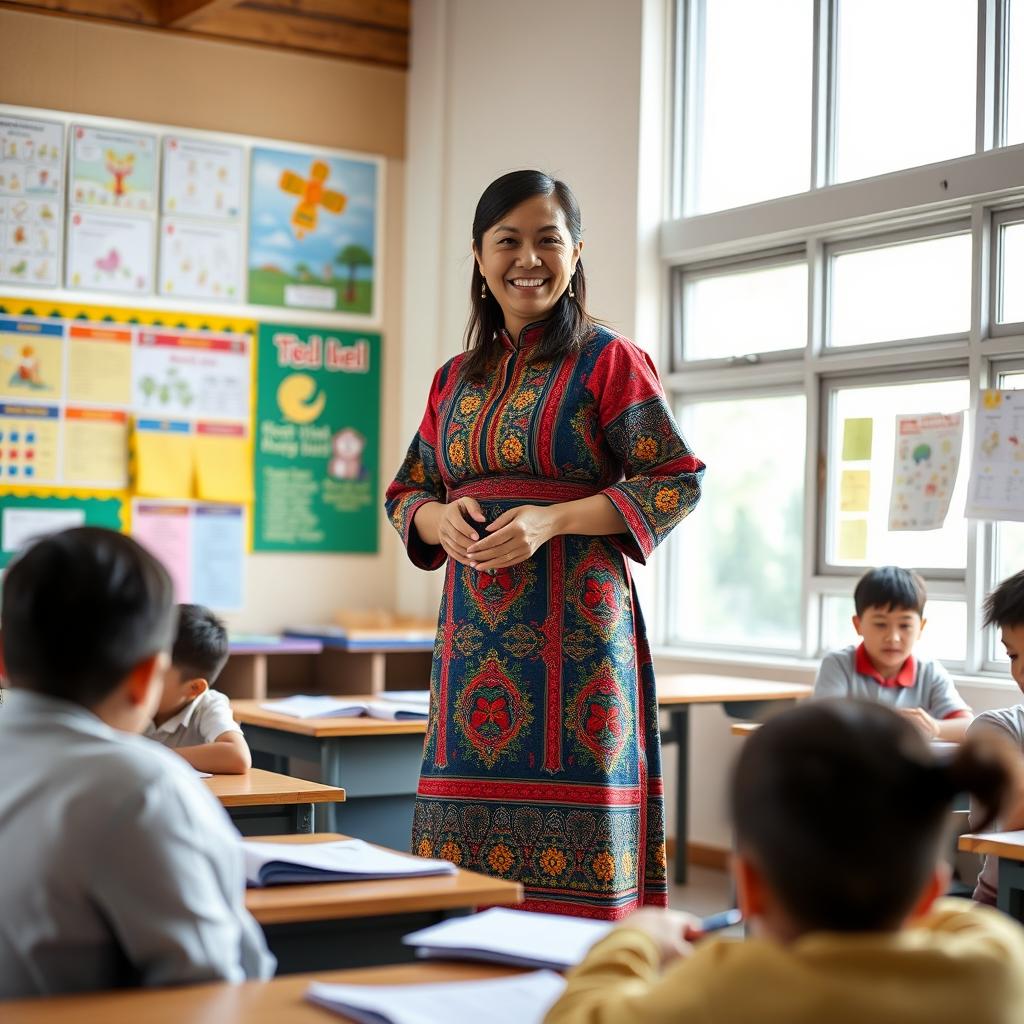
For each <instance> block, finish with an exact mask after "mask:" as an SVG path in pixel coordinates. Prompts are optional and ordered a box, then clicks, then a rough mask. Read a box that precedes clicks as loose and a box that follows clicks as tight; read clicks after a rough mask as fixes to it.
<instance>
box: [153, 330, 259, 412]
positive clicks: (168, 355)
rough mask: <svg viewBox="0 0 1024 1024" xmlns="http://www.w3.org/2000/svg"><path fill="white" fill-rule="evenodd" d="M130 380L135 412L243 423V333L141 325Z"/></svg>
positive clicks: (246, 398)
mask: <svg viewBox="0 0 1024 1024" xmlns="http://www.w3.org/2000/svg"><path fill="white" fill-rule="evenodd" d="M133 377H134V384H133V392H134V399H133V405H134V406H135V408H136V409H137V410H138V411H139V412H140V413H141V414H144V415H147V416H157V417H160V418H174V417H185V418H188V419H213V420H223V419H227V420H239V421H246V422H248V419H249V402H250V395H251V393H252V365H251V363H250V353H249V339H248V337H246V336H244V335H223V336H218V335H213V334H209V333H207V332H195V331H182V330H176V329H173V328H163V327H144V328H142V329H140V330H139V340H138V346H137V348H136V350H135V353H134V367H133Z"/></svg>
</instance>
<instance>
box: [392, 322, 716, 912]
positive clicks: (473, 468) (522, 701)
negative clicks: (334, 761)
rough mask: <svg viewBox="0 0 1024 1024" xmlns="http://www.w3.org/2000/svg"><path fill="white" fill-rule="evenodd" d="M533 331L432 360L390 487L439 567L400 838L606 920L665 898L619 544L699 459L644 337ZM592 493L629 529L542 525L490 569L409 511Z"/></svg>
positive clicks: (635, 624)
mask: <svg viewBox="0 0 1024 1024" xmlns="http://www.w3.org/2000/svg"><path fill="white" fill-rule="evenodd" d="M543 330H544V325H543V324H535V325H531V326H530V327H527V328H525V329H524V330H523V332H522V334H521V336H520V343H519V346H518V347H517V346H516V345H514V344H513V342H512V340H511V339H510V338H509V336H508V334H507V333H503V334H502V339H501V340H502V345H503V351H502V355H501V359H500V361H499V363H498V366H497V368H496V370H495V371H494V372H493V374H492V375H491V376H490V377H489V378H488V379H487V380H486V381H484V382H472V381H470V382H465V381H460V380H459V373H458V370H459V364H460V362H461V360H462V359H463V358H464V357H463V356H461V355H460V356H456V357H455V358H454V359H451V360H449V361H448V362H447V363H445V365H444V366H442V367H441V369H440V370H438V372H437V374H436V375H435V377H434V381H433V385H432V386H431V389H430V398H429V401H428V404H427V411H426V414H425V415H424V417H423V422H422V423H421V424H420V429H419V432H418V433H417V435H416V437H415V438H414V439H413V442H412V444H411V445H410V447H409V452H408V454H407V455H406V458H405V462H404V463H403V464H402V467H401V469H400V470H399V472H398V475H397V477H396V478H395V480H394V481H393V482H392V483H391V485H390V486H389V487H388V491H387V499H386V500H387V510H388V514H389V516H390V517H391V521H392V523H393V524H394V526H395V528H396V529H397V530H398V532H399V533H400V534H401V535H402V540H403V542H404V543H405V546H406V550H407V551H408V553H409V557H410V558H411V559H412V561H413V563H414V564H416V565H417V566H419V567H421V568H423V569H437V568H439V567H440V566H441V565H445V566H446V568H445V581H444V594H443V597H442V600H441V608H440V614H439V620H438V628H437V640H436V642H435V644H434V660H433V669H432V672H431V681H430V686H431V712H430V719H429V722H428V726H427V735H426V742H425V746H424V751H423V769H422V773H421V776H420V783H419V790H418V793H417V799H416V809H415V815H414V819H413V836H412V848H413V850H414V851H415V852H416V853H419V854H421V855H422V856H427V857H429V856H440V857H445V858H447V859H448V860H451V861H454V862H455V863H456V864H459V865H461V866H462V867H466V868H471V869H473V870H476V871H482V872H484V873H486V874H490V875H497V876H501V877H503V878H511V879H517V880H519V881H520V882H522V883H523V885H524V887H525V890H526V904H525V906H526V908H527V909H530V910H545V911H553V912H556V913H564V914H577V915H581V916H584V917H595V918H612V919H614V918H618V917H622V916H624V915H625V914H626V913H627V912H629V911H631V910H633V909H634V908H635V907H638V906H641V905H643V904H653V905H656V906H664V905H665V903H666V901H667V889H666V881H665V823H664V808H663V799H662V794H663V787H662V779H661V746H660V735H659V730H658V707H657V701H656V696H655V688H654V672H653V666H652V664H651V656H650V651H649V648H648V645H647V637H646V634H645V631H644V623H643V618H642V616H641V613H640V607H639V605H638V604H637V599H636V592H635V589H634V587H633V584H632V580H631V578H630V573H629V569H628V567H627V564H626V559H625V558H624V557H623V556H624V555H628V556H629V557H630V558H633V559H635V560H636V561H638V562H641V563H642V562H644V561H645V560H646V558H647V556H648V555H649V554H650V553H651V551H652V550H653V549H654V547H655V546H656V545H657V544H658V543H659V542H660V541H661V540H662V539H663V538H664V537H665V536H666V535H667V534H668V532H669V531H670V530H671V529H672V528H673V527H674V526H675V525H676V524H677V523H679V521H680V520H682V519H683V518H684V517H685V516H686V515H687V513H689V511H690V510H691V509H692V508H693V507H694V505H695V504H696V503H697V500H698V498H699V497H700V478H701V475H702V473H703V471H704V465H703V463H702V462H700V461H699V460H698V459H697V458H695V457H694V455H693V453H692V452H691V451H690V449H689V447H687V444H686V442H685V441H684V440H683V437H682V435H681V434H680V433H679V429H678V427H677V426H676V424H675V421H674V419H673V417H672V413H671V412H670V411H669V408H668V405H667V404H666V402H665V397H664V393H663V392H662V389H661V384H660V382H659V380H658V375H657V372H656V371H655V369H654V366H653V364H652V363H651V361H650V359H648V357H647V356H646V354H645V353H644V352H643V351H642V350H641V349H639V348H637V347H636V346H635V345H634V344H633V343H632V342H630V341H627V340H626V339H624V338H621V337H619V336H617V335H615V334H613V333H612V332H611V331H608V330H606V329H604V328H597V330H596V332H595V334H594V336H593V337H592V339H591V340H590V341H589V342H588V343H587V345H586V346H585V347H584V349H583V351H582V352H580V353H578V354H575V355H572V356H568V357H564V358H558V359H555V360H553V361H552V360H547V361H543V362H536V361H531V359H530V356H529V351H530V348H531V347H532V346H533V345H535V344H536V343H537V341H539V339H540V337H541V335H542V333H543ZM598 493H602V494H604V495H606V496H607V497H608V498H609V499H610V500H611V501H612V503H613V504H614V505H615V507H616V508H617V509H618V510H619V512H620V513H621V514H622V517H623V519H624V520H625V521H626V525H627V526H628V528H629V533H628V534H627V533H623V534H619V535H617V536H610V537H584V536H577V535H572V536H561V537H556V538H555V539H554V540H552V541H550V542H549V543H547V544H545V545H544V546H543V547H541V548H540V549H539V550H538V551H537V552H536V553H535V554H534V555H533V556H532V557H531V558H530V559H528V560H527V561H525V562H523V563H521V564H519V565H514V566H512V567H510V568H508V569H502V570H499V571H497V572H494V573H490V572H479V571H477V570H475V569H470V568H469V567H468V566H464V565H461V564H459V563H458V562H455V561H454V560H450V559H448V558H447V556H446V555H445V553H444V550H443V549H442V548H441V547H440V546H431V545H428V544H424V543H423V541H422V540H421V539H420V537H419V535H418V534H417V533H416V531H415V529H414V528H413V525H412V520H413V515H414V513H415V512H416V510H417V509H418V508H419V507H420V505H422V504H423V503H424V502H427V501H442V502H445V501H454V500H455V499H457V498H459V497H462V496H464V495H470V496H472V497H474V498H476V499H477V500H478V501H479V502H480V504H481V506H482V508H483V510H484V515H485V516H486V517H487V521H488V522H492V521H493V520H494V519H496V518H497V517H498V516H499V515H500V514H501V513H502V512H504V511H505V510H507V509H509V508H512V507H515V506H517V505H522V504H535V505H545V504H552V503H556V502H564V501H572V500H574V499H577V498H585V497H587V496H589V495H592V494H598ZM446 563H447V564H446Z"/></svg>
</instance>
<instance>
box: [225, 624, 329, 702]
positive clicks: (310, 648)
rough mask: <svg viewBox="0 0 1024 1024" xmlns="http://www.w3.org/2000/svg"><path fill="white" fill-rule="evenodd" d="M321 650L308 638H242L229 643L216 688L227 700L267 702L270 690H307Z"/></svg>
mask: <svg viewBox="0 0 1024 1024" xmlns="http://www.w3.org/2000/svg"><path fill="white" fill-rule="evenodd" d="M322 650H323V644H321V643H320V641H319V640H315V639H312V638H310V637H305V638H300V637H281V636H241V637H239V638H238V639H237V640H232V641H231V644H230V647H229V654H228V660H227V664H226V665H225V666H224V668H223V669H222V670H221V673H220V675H219V676H218V677H217V689H218V690H220V691H221V692H222V693H226V694H227V695H228V696H229V697H236V698H243V697H251V698H253V699H254V700H266V697H267V693H268V691H270V690H281V691H287V690H289V689H297V690H302V689H304V688H308V685H309V683H308V680H309V679H311V678H313V675H314V672H315V667H316V663H315V658H316V656H317V655H319V654H320V652H321V651H322ZM272 677H276V678H272Z"/></svg>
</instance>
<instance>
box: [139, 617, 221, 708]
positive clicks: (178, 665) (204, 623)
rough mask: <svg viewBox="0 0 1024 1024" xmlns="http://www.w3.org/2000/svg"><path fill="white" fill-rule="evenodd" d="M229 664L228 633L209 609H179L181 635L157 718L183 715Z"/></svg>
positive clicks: (176, 639) (177, 638) (174, 647)
mask: <svg viewBox="0 0 1024 1024" xmlns="http://www.w3.org/2000/svg"><path fill="white" fill-rule="evenodd" d="M227 660H228V631H227V630H226V629H225V628H224V623H223V622H221V621H220V619H218V618H217V616H216V615H214V614H213V612H211V611H210V609H209V608H204V607H203V606H202V605H200V604H180V605H178V635H177V637H176V638H175V640H174V646H173V647H172V648H171V667H170V669H168V671H167V678H166V680H165V682H164V695H163V698H162V699H161V701H160V707H159V709H158V711H157V717H159V718H167V717H169V716H171V715H173V714H175V713H177V712H178V711H180V710H181V709H182V708H183V707H185V705H186V704H189V703H190V702H191V701H193V700H195V699H196V697H198V696H199V695H200V694H201V693H203V692H204V691H205V690H207V689H208V688H209V687H210V686H212V685H213V683H214V682H215V680H216V679H217V676H219V675H220V671H221V669H222V668H223V667H224V663H225V662H226V661H227Z"/></svg>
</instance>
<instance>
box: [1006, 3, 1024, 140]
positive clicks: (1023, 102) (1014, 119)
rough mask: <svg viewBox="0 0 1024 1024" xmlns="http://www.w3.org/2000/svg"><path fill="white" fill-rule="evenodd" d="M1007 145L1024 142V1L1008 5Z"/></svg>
mask: <svg viewBox="0 0 1024 1024" xmlns="http://www.w3.org/2000/svg"><path fill="white" fill-rule="evenodd" d="M1007 7H1008V8H1009V17H1008V18H1007V23H1006V24H1007V40H1006V143H1005V144H1006V145H1007V146H1015V145H1017V143H1019V142H1024V2H1022V0H1010V2H1009V3H1008V4H1007Z"/></svg>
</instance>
